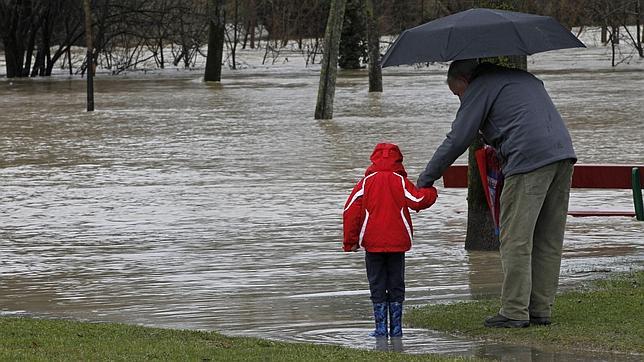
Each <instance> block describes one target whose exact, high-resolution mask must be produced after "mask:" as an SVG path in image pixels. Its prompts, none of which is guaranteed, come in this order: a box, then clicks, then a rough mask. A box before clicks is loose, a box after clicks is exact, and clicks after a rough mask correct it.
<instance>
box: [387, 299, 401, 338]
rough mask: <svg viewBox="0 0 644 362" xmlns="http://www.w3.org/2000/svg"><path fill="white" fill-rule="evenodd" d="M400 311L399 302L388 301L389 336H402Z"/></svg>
mask: <svg viewBox="0 0 644 362" xmlns="http://www.w3.org/2000/svg"><path fill="white" fill-rule="evenodd" d="M402 313H403V305H402V303H401V302H389V323H390V325H389V336H391V337H402V335H403V333H402Z"/></svg>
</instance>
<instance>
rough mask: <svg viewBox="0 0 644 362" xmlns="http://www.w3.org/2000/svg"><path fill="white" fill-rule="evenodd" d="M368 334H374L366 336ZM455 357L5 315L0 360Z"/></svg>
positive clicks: (0, 333) (1, 321) (0, 330)
mask: <svg viewBox="0 0 644 362" xmlns="http://www.w3.org/2000/svg"><path fill="white" fill-rule="evenodd" d="M365 338H369V337H367V336H366V335H365ZM81 360H82V361H104V360H110V361H142V360H162V361H454V360H461V359H455V358H448V357H444V356H432V355H406V354H400V353H394V352H377V351H367V350H359V349H351V348H343V347H337V346H325V345H315V344H301V343H282V342H273V341H268V340H261V339H255V338H243V337H226V336H223V335H221V334H219V333H216V332H199V331H186V330H171V329H158V328H146V327H139V326H131V325H124V324H109V323H83V322H74V321H66V320H42V319H32V318H8V317H4V318H0V361H81Z"/></svg>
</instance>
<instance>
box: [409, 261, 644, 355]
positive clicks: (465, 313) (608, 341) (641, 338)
mask: <svg viewBox="0 0 644 362" xmlns="http://www.w3.org/2000/svg"><path fill="white" fill-rule="evenodd" d="M499 307H500V302H499V300H498V298H495V299H494V300H481V301H473V302H463V303H457V304H449V305H429V306H424V307H421V308H417V309H413V310H411V311H409V312H408V313H407V314H406V319H405V320H406V322H407V323H408V324H410V325H412V326H414V327H420V328H428V329H433V330H438V331H444V332H447V333H450V334H456V335H462V336H466V337H471V338H475V339H483V340H488V341H495V342H503V343H509V344H521V345H532V346H538V347H542V348H547V349H548V348H549V349H552V348H556V349H571V350H575V349H583V350H591V351H608V352H625V353H640V354H642V353H644V272H643V271H639V272H633V273H629V274H626V275H620V276H618V277H615V278H612V279H608V280H601V281H596V282H593V283H588V284H585V285H583V286H581V287H579V288H578V289H576V290H573V291H566V292H562V293H560V294H558V295H557V298H556V300H555V306H554V310H553V316H552V322H553V323H552V324H551V325H550V326H530V327H529V328H520V329H515V328H511V329H505V328H500V329H497V328H485V327H483V320H484V319H485V317H486V316H489V315H494V314H496V313H497V312H498V310H499Z"/></svg>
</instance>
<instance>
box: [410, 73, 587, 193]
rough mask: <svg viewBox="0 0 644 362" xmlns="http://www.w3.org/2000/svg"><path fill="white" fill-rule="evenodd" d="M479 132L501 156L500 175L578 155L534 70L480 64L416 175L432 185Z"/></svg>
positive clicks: (422, 182)
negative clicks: (449, 125)
mask: <svg viewBox="0 0 644 362" xmlns="http://www.w3.org/2000/svg"><path fill="white" fill-rule="evenodd" d="M479 130H480V132H481V133H482V135H483V138H484V139H485V141H486V142H487V143H488V144H490V145H492V146H493V147H494V148H495V149H496V150H497V153H498V155H499V157H500V158H501V162H502V169H503V174H504V175H505V176H511V175H514V174H520V173H526V172H530V171H533V170H535V169H537V168H539V167H542V166H545V165H548V164H550V163H553V162H555V161H559V160H563V159H574V160H576V156H575V151H574V150H573V146H572V140H571V138H570V134H569V133H568V130H567V129H566V125H565V124H564V122H563V120H562V119H561V115H560V114H559V112H558V111H557V109H556V108H555V106H554V104H553V103H552V100H551V99H550V96H549V95H548V93H547V92H546V89H545V87H544V86H543V82H542V81H541V80H539V79H538V78H536V77H535V76H534V75H532V74H530V73H528V72H526V71H522V70H517V69H509V68H504V67H499V66H495V65H492V64H489V63H482V64H481V65H479V67H478V68H477V69H476V72H475V74H474V76H473V79H472V80H471V81H470V84H469V85H468V87H467V89H466V90H465V93H464V94H463V98H462V99H461V106H460V108H459V109H458V112H457V114H456V118H455V119H454V122H452V130H451V131H450V132H449V133H448V134H447V137H446V138H445V140H444V141H443V143H442V144H441V145H440V146H439V147H438V149H437V150H436V152H435V153H434V156H433V157H432V159H431V160H430V161H429V163H428V164H427V167H426V168H425V171H423V173H421V175H420V177H419V179H418V186H419V187H427V186H431V185H432V184H433V183H434V181H435V180H437V179H439V178H440V177H441V175H442V174H443V172H444V171H445V169H447V167H449V166H450V165H451V164H452V163H453V162H454V161H455V160H456V159H457V158H458V157H459V156H460V155H461V154H462V153H463V152H465V150H466V149H467V148H468V147H469V145H470V144H471V143H472V141H473V140H474V138H475V136H476V134H477V133H478V132H479Z"/></svg>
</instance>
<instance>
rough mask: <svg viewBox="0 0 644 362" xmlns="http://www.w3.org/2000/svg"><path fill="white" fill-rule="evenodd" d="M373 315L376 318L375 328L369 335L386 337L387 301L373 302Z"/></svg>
mask: <svg viewBox="0 0 644 362" xmlns="http://www.w3.org/2000/svg"><path fill="white" fill-rule="evenodd" d="M373 317H374V319H375V320H376V329H375V330H374V331H373V332H371V333H369V335H370V336H371V337H387V303H373Z"/></svg>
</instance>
